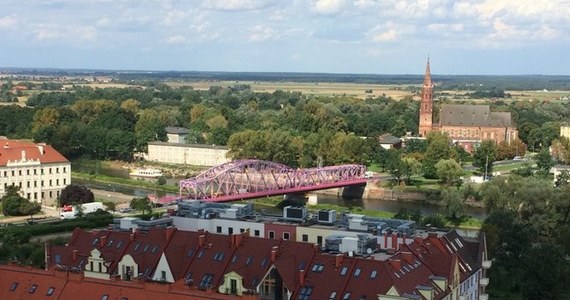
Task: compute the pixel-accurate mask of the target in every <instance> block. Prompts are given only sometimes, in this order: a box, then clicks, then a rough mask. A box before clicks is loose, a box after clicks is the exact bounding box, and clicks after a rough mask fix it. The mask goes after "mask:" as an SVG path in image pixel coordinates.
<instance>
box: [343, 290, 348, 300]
mask: <svg viewBox="0 0 570 300" xmlns="http://www.w3.org/2000/svg"><path fill="white" fill-rule="evenodd" d="M349 298H350V292H346V293H344V297H342V300H348V299H349Z"/></svg>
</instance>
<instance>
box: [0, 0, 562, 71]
mask: <svg viewBox="0 0 570 300" xmlns="http://www.w3.org/2000/svg"><path fill="white" fill-rule="evenodd" d="M569 16H570V0H352V1H351V0H264V1H262V0H209V1H208V0H203V1H201V0H25V1H22V0H2V3H1V7H0V40H1V41H2V46H1V47H0V67H54V68H94V69H136V70H181V71H190V70H195V71H261V72H331V73H371V74H421V73H423V71H424V66H425V61H426V57H427V55H428V54H429V55H430V57H431V62H432V72H433V73H434V74H549V75H568V74H570V17H569Z"/></svg>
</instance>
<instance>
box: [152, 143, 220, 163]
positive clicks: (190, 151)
mask: <svg viewBox="0 0 570 300" xmlns="http://www.w3.org/2000/svg"><path fill="white" fill-rule="evenodd" d="M227 154H228V148H227V147H224V146H215V145H214V146H211V145H202V144H186V143H167V142H149V143H148V155H147V157H146V160H148V161H155V162H161V163H169V164H186V165H194V166H217V165H221V164H223V163H226V162H230V161H231V160H230V159H229V158H227Z"/></svg>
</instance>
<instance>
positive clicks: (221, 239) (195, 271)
mask: <svg viewBox="0 0 570 300" xmlns="http://www.w3.org/2000/svg"><path fill="white" fill-rule="evenodd" d="M232 237H233V236H231V235H230V236H226V235H217V234H207V235H206V236H205V239H204V241H203V244H202V246H201V247H199V248H198V250H197V252H196V253H194V254H193V256H196V257H193V258H192V262H191V263H190V266H189V267H188V269H187V270H186V272H185V273H184V274H185V276H184V277H185V279H188V280H190V279H191V280H192V282H193V285H194V286H196V287H198V288H203V289H205V288H207V287H213V288H215V287H218V286H219V284H220V283H221V280H222V279H223V276H224V274H225V272H224V271H225V270H226V267H227V265H228V264H229V262H230V260H231V259H232V256H233V254H234V251H235V249H236V247H235V246H234V245H233V244H232Z"/></svg>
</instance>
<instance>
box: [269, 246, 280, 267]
mask: <svg viewBox="0 0 570 300" xmlns="http://www.w3.org/2000/svg"><path fill="white" fill-rule="evenodd" d="M278 251H279V247H278V246H273V248H271V262H272V263H275V260H277V252H278Z"/></svg>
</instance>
